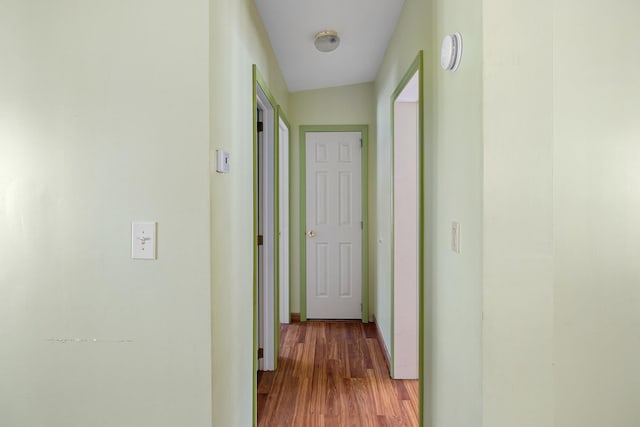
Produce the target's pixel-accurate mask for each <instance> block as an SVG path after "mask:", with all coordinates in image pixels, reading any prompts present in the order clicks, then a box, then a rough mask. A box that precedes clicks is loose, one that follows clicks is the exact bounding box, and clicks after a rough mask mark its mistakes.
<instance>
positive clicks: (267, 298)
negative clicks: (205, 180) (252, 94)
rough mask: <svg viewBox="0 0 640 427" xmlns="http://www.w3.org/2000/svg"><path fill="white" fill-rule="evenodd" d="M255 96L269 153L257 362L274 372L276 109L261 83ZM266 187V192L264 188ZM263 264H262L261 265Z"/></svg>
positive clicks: (264, 169)
mask: <svg viewBox="0 0 640 427" xmlns="http://www.w3.org/2000/svg"><path fill="white" fill-rule="evenodd" d="M256 93H257V103H258V109H259V110H260V112H261V114H262V117H261V119H262V123H263V131H262V135H263V139H264V140H263V141H262V144H261V147H262V148H263V149H266V153H264V152H261V150H260V149H259V150H258V152H259V153H261V156H259V162H260V166H259V168H258V169H259V171H260V176H259V179H258V182H259V184H258V187H259V190H258V194H259V198H263V197H264V196H265V190H266V199H262V200H261V201H259V203H258V205H259V206H260V207H261V208H262V209H261V210H260V209H259V218H258V230H260V231H259V234H260V233H262V235H263V245H262V246H260V247H258V254H259V255H258V257H259V258H258V259H259V261H258V263H259V265H260V266H259V268H258V274H259V275H260V277H259V278H258V282H259V284H260V283H262V284H263V287H262V288H260V285H259V286H258V288H259V289H262V290H263V291H264V293H261V292H260V291H259V302H260V306H259V308H258V316H259V322H258V325H259V330H258V343H259V345H260V346H262V348H263V358H262V359H260V360H259V361H258V367H259V369H260V370H263V371H272V370H274V369H275V356H274V355H275V350H274V348H275V325H274V319H275V313H274V308H275V301H274V298H275V290H274V289H275V284H274V276H275V236H274V234H275V227H274V222H275V220H274V212H275V211H274V208H275V206H274V200H275V187H274V180H275V168H274V165H275V158H274V155H275V144H274V139H275V130H274V126H273V123H274V115H275V109H274V107H273V106H272V105H271V103H270V102H269V99H268V97H267V96H266V94H265V93H264V91H263V90H262V88H261V87H260V84H259V83H258V84H257V85H256ZM265 183H266V189H265V188H264V187H263V186H264V185H265ZM261 260H262V263H261V262H260V261H261ZM261 296H262V298H261Z"/></svg>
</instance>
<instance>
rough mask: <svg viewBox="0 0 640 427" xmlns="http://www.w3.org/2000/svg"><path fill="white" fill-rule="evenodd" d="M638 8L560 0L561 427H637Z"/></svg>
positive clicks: (626, 2) (557, 221)
mask: <svg viewBox="0 0 640 427" xmlns="http://www.w3.org/2000/svg"><path fill="white" fill-rule="evenodd" d="M638 16H640V3H639V2H637V1H633V0H615V1H613V2H608V3H607V4H606V7H603V5H602V3H600V2H597V1H594V0H588V1H576V0H561V1H556V2H555V7H554V15H553V18H554V20H553V33H554V50H553V53H554V57H553V73H554V103H553V111H554V150H553V160H554V164H553V165H554V186H553V190H554V230H555V234H554V249H555V255H556V258H555V266H556V267H555V269H554V281H555V292H554V306H553V308H554V312H553V313H554V319H555V328H554V336H553V343H554V363H555V365H554V372H555V381H554V386H555V390H554V395H555V396H556V402H555V422H556V425H558V426H563V427H564V426H567V427H597V426H602V425H611V426H616V427H633V426H636V425H638V408H640V365H638V355H639V354H640V334H639V332H638V331H640V263H639V262H638V260H639V259H640V223H639V219H640V120H639V114H638V113H639V112H640V55H638V52H640V27H639V26H638V24H637V17H638Z"/></svg>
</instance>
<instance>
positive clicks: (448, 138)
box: [372, 0, 482, 427]
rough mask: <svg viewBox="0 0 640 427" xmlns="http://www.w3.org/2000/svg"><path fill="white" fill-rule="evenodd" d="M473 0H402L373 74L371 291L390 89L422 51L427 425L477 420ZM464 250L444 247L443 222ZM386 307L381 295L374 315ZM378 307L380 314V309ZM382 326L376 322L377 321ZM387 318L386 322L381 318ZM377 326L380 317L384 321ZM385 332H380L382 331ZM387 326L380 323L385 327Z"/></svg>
mask: <svg viewBox="0 0 640 427" xmlns="http://www.w3.org/2000/svg"><path fill="white" fill-rule="evenodd" d="M480 6H481V5H480V4H478V2H474V1H470V0H456V1H419V0H407V1H405V5H404V9H403V11H402V14H401V16H400V21H399V23H398V27H397V30H396V32H395V34H394V36H393V39H392V41H391V44H390V46H389V48H388V49H387V53H386V55H385V59H384V62H383V64H382V67H381V69H380V71H379V72H378V76H377V79H376V97H377V123H378V146H377V150H376V160H375V163H376V166H377V173H376V182H377V183H378V191H377V195H376V198H377V202H376V209H377V212H378V214H377V215H378V217H377V223H376V225H377V230H376V234H377V236H376V237H377V239H378V241H379V243H378V247H377V258H376V259H375V260H373V261H372V263H373V264H374V265H376V266H377V273H376V279H375V280H376V281H377V283H378V292H379V294H381V295H385V294H388V289H389V277H390V251H391V246H390V239H391V237H390V236H391V230H390V227H389V224H390V223H391V220H390V206H391V204H390V198H389V197H390V193H389V185H390V182H389V177H390V173H391V172H390V171H391V168H390V162H389V158H390V156H389V154H390V144H389V140H390V138H391V125H390V111H391V106H390V103H391V94H392V92H393V90H394V89H395V88H396V86H397V85H398V83H399V82H400V79H401V78H402V76H403V75H404V73H405V72H406V70H407V69H408V68H409V66H410V64H411V62H412V61H413V59H414V58H415V57H416V55H417V53H418V51H419V50H421V49H422V50H424V51H425V74H424V78H425V87H424V88H423V90H424V96H425V116H424V121H425V142H424V143H425V145H424V148H425V175H426V178H425V183H424V184H425V187H426V193H427V194H426V201H425V202H426V205H425V215H426V230H425V239H426V240H425V243H426V254H425V260H424V265H425V270H426V271H425V273H426V283H425V285H426V289H425V292H426V296H425V383H426V393H425V396H424V401H425V425H427V426H460V427H463V426H464V427H469V426H480V425H482V350H481V349H482V65H481V61H482V32H481V24H482V21H481V20H482V11H481V8H480ZM455 31H459V32H461V33H462V34H463V37H464V50H465V56H464V58H463V61H462V64H461V66H460V68H459V70H458V71H457V72H456V73H446V72H444V71H443V70H441V69H440V68H439V51H440V50H439V45H440V40H441V39H442V37H443V36H444V35H445V34H447V33H452V32H455ZM452 221H458V222H459V223H460V224H461V246H462V252H461V253H460V254H459V255H457V254H455V253H453V252H452V251H451V246H450V241H451V240H450V232H451V231H450V230H451V222H452ZM378 313H380V319H381V320H382V322H388V321H389V320H388V319H389V316H390V313H388V308H387V307H386V304H385V303H384V300H382V299H379V300H378V301H377V304H376V315H378ZM383 314H386V316H385V315H383ZM382 324H383V325H384V323H382ZM386 324H387V325H388V323H386ZM383 327H384V326H383ZM383 332H384V331H383ZM385 333H387V334H388V326H387V332H385Z"/></svg>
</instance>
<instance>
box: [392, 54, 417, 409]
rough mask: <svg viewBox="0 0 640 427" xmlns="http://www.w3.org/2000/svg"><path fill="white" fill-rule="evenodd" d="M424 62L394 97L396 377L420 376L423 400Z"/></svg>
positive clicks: (408, 75)
mask: <svg viewBox="0 0 640 427" xmlns="http://www.w3.org/2000/svg"><path fill="white" fill-rule="evenodd" d="M422 63H423V59H422V52H420V53H419V54H418V56H417V57H416V59H415V61H414V62H413V64H412V65H411V67H410V68H409V70H408V71H407V72H406V73H405V75H404V77H403V79H402V80H401V81H400V83H399V84H398V87H397V88H396V90H395V91H394V93H393V96H392V125H393V140H392V158H393V161H392V166H393V174H392V180H393V184H392V193H393V195H392V206H393V215H392V216H393V220H392V221H393V223H392V226H393V251H392V266H391V268H392V287H391V288H392V307H391V308H392V317H391V329H392V334H391V375H392V377H393V378H394V379H419V380H420V387H419V390H420V399H423V396H424V394H423V390H424V386H423V359H424V357H423V353H424V351H423V344H422V343H423V339H422V335H423V332H422V331H423V306H424V303H423V300H422V299H423V291H422V289H423V279H424V271H423V253H424V252H423V248H424V236H423V230H424V225H423V224H424V196H423V186H424V183H423V177H424V160H423V148H422V146H423V117H424V114H423V112H424V107H423V105H424V102H423V87H422V85H423V80H422V72H423V71H422V70H423V67H422ZM421 416H423V414H422V413H421Z"/></svg>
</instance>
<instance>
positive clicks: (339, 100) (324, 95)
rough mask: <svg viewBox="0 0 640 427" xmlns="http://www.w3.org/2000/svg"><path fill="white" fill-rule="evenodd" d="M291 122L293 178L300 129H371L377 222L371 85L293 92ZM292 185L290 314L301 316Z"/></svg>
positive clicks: (295, 183)
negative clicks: (329, 127)
mask: <svg viewBox="0 0 640 427" xmlns="http://www.w3.org/2000/svg"><path fill="white" fill-rule="evenodd" d="M289 104H290V114H289V116H290V117H289V118H290V121H291V151H290V154H291V157H290V159H291V176H292V177H298V176H300V126H301V125H343V124H348V125H359V124H365V125H369V159H368V161H369V223H370V224H373V223H374V221H375V204H374V202H373V200H374V199H373V197H375V182H374V177H375V157H374V156H373V154H372V153H373V152H375V141H376V128H375V98H374V92H373V84H372V83H363V84H358V85H350V86H341V87H335V88H328V89H318V90H309V91H300V92H292V93H291V94H290V96H289ZM299 182H300V181H299V180H298V179H295V178H294V179H292V182H291V217H290V219H291V239H292V240H291V255H292V258H291V311H292V312H293V313H300V262H301V260H300V257H299V254H300V186H299ZM369 233H370V234H369V251H370V252H369V257H370V259H374V257H375V243H374V241H373V238H372V237H371V236H372V235H373V233H372V229H371V228H370V231H369ZM374 268H375V267H373V266H372V265H371V263H369V282H370V283H369V301H370V302H369V307H370V314H372V313H373V310H372V308H373V307H374V298H375V282H374V281H373V280H372V277H374V274H373V269H374Z"/></svg>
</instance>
